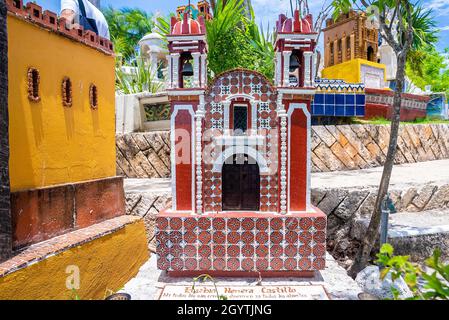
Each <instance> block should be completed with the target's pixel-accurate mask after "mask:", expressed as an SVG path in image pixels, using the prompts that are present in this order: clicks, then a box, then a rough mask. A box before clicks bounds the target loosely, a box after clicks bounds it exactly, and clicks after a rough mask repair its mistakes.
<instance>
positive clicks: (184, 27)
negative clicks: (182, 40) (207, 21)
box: [171, 14, 206, 35]
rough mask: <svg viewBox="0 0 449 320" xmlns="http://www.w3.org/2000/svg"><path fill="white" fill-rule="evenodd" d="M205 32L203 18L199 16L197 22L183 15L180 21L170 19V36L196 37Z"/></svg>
mask: <svg viewBox="0 0 449 320" xmlns="http://www.w3.org/2000/svg"><path fill="white" fill-rule="evenodd" d="M205 32H206V27H205V25H204V17H203V16H199V17H198V19H197V20H195V19H192V18H190V16H189V14H184V16H183V18H182V20H178V19H176V18H175V17H172V23H171V35H196V34H203V33H205Z"/></svg>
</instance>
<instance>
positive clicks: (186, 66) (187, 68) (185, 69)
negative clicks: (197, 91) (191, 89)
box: [182, 61, 193, 77]
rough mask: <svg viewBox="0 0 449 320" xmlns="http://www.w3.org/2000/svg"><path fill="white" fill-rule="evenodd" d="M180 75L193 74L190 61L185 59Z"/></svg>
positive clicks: (187, 75)
mask: <svg viewBox="0 0 449 320" xmlns="http://www.w3.org/2000/svg"><path fill="white" fill-rule="evenodd" d="M182 76H183V77H191V76H193V66H192V63H191V62H190V61H187V62H186V63H184V66H183V68H182Z"/></svg>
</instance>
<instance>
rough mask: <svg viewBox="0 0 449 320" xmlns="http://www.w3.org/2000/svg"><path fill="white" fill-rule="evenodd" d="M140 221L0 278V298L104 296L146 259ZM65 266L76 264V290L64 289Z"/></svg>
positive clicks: (101, 297)
mask: <svg viewBox="0 0 449 320" xmlns="http://www.w3.org/2000/svg"><path fill="white" fill-rule="evenodd" d="M146 239H147V238H146V234H145V225H144V222H143V221H142V220H139V221H138V222H136V223H133V224H129V225H127V226H126V227H125V228H123V229H121V230H119V231H117V232H115V233H113V234H111V235H108V236H105V237H102V238H99V239H97V240H94V241H92V242H89V243H87V244H84V245H82V246H79V247H76V248H73V249H70V250H68V251H65V252H63V253H60V254H58V255H56V256H53V257H50V258H48V259H45V260H43V261H41V262H39V263H37V264H34V265H31V266H30V267H27V268H25V269H22V270H19V271H17V272H14V273H12V274H10V275H7V276H6V277H4V278H0V300H70V299H74V298H75V297H76V296H78V297H79V299H81V300H90V299H100V300H101V299H104V298H105V296H107V295H108V294H110V293H111V292H110V291H112V292H116V291H118V290H120V289H122V288H123V286H124V285H125V284H126V283H127V282H128V281H129V280H131V279H132V278H133V277H134V276H135V275H136V274H137V272H138V271H139V268H140V267H141V266H142V265H143V264H144V263H145V262H146V261H147V260H148V247H147V240H146ZM68 266H78V267H79V270H80V289H79V290H76V291H72V290H68V289H67V287H66V281H67V277H68V276H70V274H67V273H66V268H67V267H68Z"/></svg>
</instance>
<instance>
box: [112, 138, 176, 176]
mask: <svg viewBox="0 0 449 320" xmlns="http://www.w3.org/2000/svg"><path fill="white" fill-rule="evenodd" d="M116 147H117V175H122V176H125V177H127V178H169V177H170V175H171V173H170V171H171V170H170V167H171V166H170V132H169V131H157V132H147V133H128V134H123V135H117V136H116Z"/></svg>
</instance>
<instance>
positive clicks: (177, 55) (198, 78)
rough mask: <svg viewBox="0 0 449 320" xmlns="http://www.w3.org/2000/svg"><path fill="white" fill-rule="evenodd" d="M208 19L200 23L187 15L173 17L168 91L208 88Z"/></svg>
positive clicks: (202, 19) (169, 49)
mask: <svg viewBox="0 0 449 320" xmlns="http://www.w3.org/2000/svg"><path fill="white" fill-rule="evenodd" d="M204 21H205V20H204V16H201V15H200V16H199V17H198V18H197V19H196V20H195V19H192V18H191V14H190V13H189V12H185V13H184V14H183V15H182V16H181V18H180V19H178V18H176V17H172V18H171V31H170V34H169V35H168V36H167V40H168V51H169V55H168V56H167V60H168V84H167V89H169V90H170V89H188V88H196V89H199V88H205V87H206V85H207V65H206V62H207V61H206V59H207V44H206V26H205V23H204Z"/></svg>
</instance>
